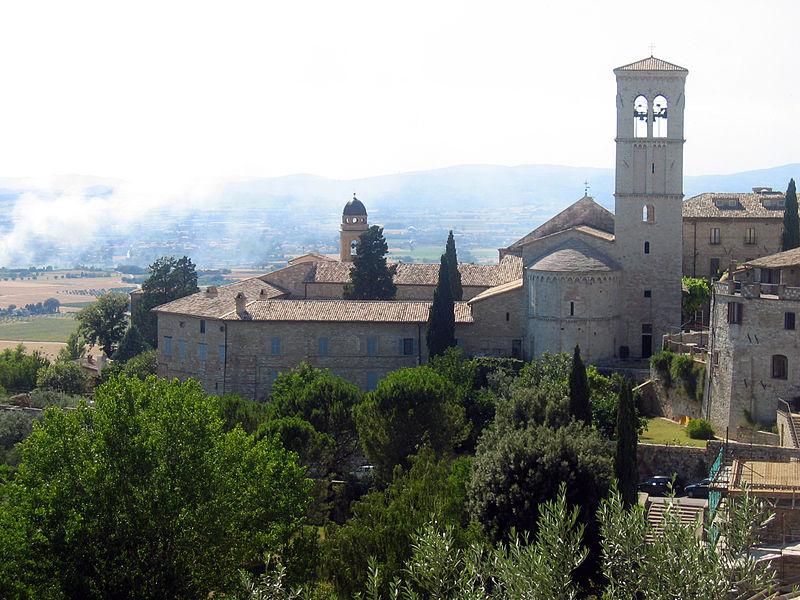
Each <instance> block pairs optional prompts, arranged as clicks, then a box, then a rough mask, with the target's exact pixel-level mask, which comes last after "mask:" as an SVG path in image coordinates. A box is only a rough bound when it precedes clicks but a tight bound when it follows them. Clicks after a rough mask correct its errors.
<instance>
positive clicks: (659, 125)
mask: <svg viewBox="0 0 800 600" xmlns="http://www.w3.org/2000/svg"><path fill="white" fill-rule="evenodd" d="M653 137H667V99H666V98H665V97H664V96H656V99H655V100H653Z"/></svg>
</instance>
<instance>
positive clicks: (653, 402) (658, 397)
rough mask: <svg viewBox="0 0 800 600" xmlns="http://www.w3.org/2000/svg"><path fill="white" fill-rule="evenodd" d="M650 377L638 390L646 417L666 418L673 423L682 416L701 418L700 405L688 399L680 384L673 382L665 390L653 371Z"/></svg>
mask: <svg viewBox="0 0 800 600" xmlns="http://www.w3.org/2000/svg"><path fill="white" fill-rule="evenodd" d="M650 377H651V379H650V381H649V382H648V385H646V386H645V385H643V386H640V388H638V389H639V390H640V393H641V394H642V396H641V397H642V410H643V411H644V413H645V414H646V415H651V416H657V417H666V418H667V419H672V420H673V421H677V420H678V419H679V418H680V417H681V416H683V415H686V416H687V417H689V418H690V419H700V418H702V416H703V415H702V405H701V403H700V402H698V401H697V400H695V399H693V398H689V396H687V395H686V392H685V391H684V390H683V388H682V387H681V386H680V383H677V382H673V384H672V386H670V388H669V389H667V388H665V387H664V385H663V384H662V382H661V379H658V378H657V374H656V373H655V372H654V371H651V373H650Z"/></svg>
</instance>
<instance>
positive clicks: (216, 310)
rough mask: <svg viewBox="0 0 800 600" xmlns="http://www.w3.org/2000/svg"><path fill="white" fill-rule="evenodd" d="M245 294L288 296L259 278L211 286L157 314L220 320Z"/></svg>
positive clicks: (173, 302) (252, 297) (253, 295)
mask: <svg viewBox="0 0 800 600" xmlns="http://www.w3.org/2000/svg"><path fill="white" fill-rule="evenodd" d="M240 292H241V293H243V294H244V295H245V297H247V298H251V299H253V300H255V299H256V298H260V299H272V298H280V297H282V296H286V292H284V291H283V290H281V289H279V288H277V287H275V286H274V285H272V284H269V283H266V282H265V281H262V280H261V279H259V278H258V277H252V278H250V279H244V280H242V281H237V282H235V283H230V284H228V285H223V286H221V287H219V288H217V287H215V286H209V287H208V288H206V289H205V290H204V291H202V292H197V293H195V294H192V295H191V296H185V297H183V298H178V299H177V300H173V301H172V302H168V303H166V304H162V305H161V306H158V307H156V308H155V309H153V310H155V311H156V312H163V313H173V314H181V315H192V316H196V317H201V318H202V317H206V318H209V319H219V318H222V316H223V315H225V314H227V313H229V312H230V311H231V310H232V307H234V306H235V305H236V301H235V298H236V295H237V294H239V293H240Z"/></svg>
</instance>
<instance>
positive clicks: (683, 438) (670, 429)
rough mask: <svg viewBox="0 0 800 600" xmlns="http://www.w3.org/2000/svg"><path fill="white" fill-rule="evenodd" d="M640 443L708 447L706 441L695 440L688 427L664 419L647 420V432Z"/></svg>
mask: <svg viewBox="0 0 800 600" xmlns="http://www.w3.org/2000/svg"><path fill="white" fill-rule="evenodd" d="M639 441H640V442H644V443H647V444H669V445H670V446H697V447H699V448H705V447H706V440H693V439H692V438H690V437H689V433H688V432H687V430H686V427H684V426H683V425H679V424H678V423H675V422H674V421H670V420H669V419H664V418H663V417H655V418H653V419H647V430H646V431H645V432H644V433H643V434H642V435H641V436H640V437H639Z"/></svg>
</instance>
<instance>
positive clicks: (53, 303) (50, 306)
mask: <svg viewBox="0 0 800 600" xmlns="http://www.w3.org/2000/svg"><path fill="white" fill-rule="evenodd" d="M60 306H61V302H59V301H58V299H57V298H48V299H47V300H45V301H44V302H43V303H42V310H43V311H44V312H45V313H47V314H54V313H57V312H58V308H59V307H60Z"/></svg>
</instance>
